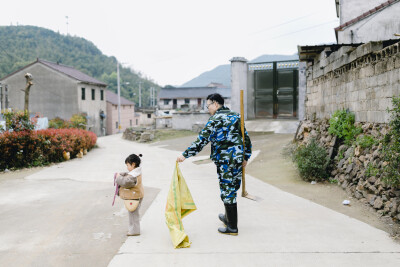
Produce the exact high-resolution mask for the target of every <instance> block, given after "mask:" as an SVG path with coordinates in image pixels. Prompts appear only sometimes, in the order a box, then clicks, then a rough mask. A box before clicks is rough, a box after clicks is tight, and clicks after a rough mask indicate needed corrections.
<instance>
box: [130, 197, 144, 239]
mask: <svg viewBox="0 0 400 267" xmlns="http://www.w3.org/2000/svg"><path fill="white" fill-rule="evenodd" d="M141 205H142V200H141V199H140V201H139V205H138V207H137V208H136V210H135V211H133V212H130V211H128V216H129V227H128V234H130V235H135V234H140V216H139V209H140V206H141Z"/></svg>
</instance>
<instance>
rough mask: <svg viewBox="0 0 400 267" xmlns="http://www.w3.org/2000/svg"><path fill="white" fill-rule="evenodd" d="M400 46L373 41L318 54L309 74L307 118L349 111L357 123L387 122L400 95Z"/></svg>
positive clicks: (306, 104)
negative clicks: (393, 104) (395, 98)
mask: <svg viewBox="0 0 400 267" xmlns="http://www.w3.org/2000/svg"><path fill="white" fill-rule="evenodd" d="M399 44H400V42H398V43H395V44H392V45H389V46H386V47H384V44H383V42H370V43H367V44H363V45H360V46H358V47H357V48H352V47H346V46H343V47H342V48H340V49H339V50H338V51H336V52H333V53H331V54H329V52H325V51H324V52H322V53H321V54H320V55H318V56H317V57H316V58H315V59H314V62H313V63H308V66H307V71H306V76H307V91H306V99H305V113H306V118H307V119H312V118H319V119H325V118H330V117H331V115H332V114H333V112H334V111H336V110H338V109H349V110H350V111H351V112H353V113H355V116H356V121H359V122H377V123H386V122H388V121H389V119H390V117H389V114H388V113H387V111H386V110H387V108H391V99H392V97H393V96H396V97H398V96H399V92H400V51H399V46H400V45H399ZM328 55H329V56H328Z"/></svg>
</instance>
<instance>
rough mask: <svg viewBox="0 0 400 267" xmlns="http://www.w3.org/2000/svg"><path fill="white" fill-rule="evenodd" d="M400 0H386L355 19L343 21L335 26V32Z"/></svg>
mask: <svg viewBox="0 0 400 267" xmlns="http://www.w3.org/2000/svg"><path fill="white" fill-rule="evenodd" d="M399 1H400V0H389V1H386V2H384V3H382V4H380V5H379V6H376V7H374V8H373V9H370V10H368V11H367V12H364V13H363V14H361V15H360V16H358V17H357V18H354V19H352V20H350V21H348V22H346V23H343V24H342V25H340V26H339V27H336V28H335V32H337V31H341V30H343V29H344V28H346V27H348V26H350V25H353V24H354V23H357V22H359V21H360V20H363V19H365V18H366V17H369V16H371V15H372V14H375V13H377V12H379V11H381V10H382V9H384V8H386V7H388V6H390V5H392V4H394V3H396V2H399Z"/></svg>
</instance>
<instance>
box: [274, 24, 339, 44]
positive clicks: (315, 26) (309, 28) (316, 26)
mask: <svg viewBox="0 0 400 267" xmlns="http://www.w3.org/2000/svg"><path fill="white" fill-rule="evenodd" d="M333 22H337V19H335V20H331V21H328V22H325V23H321V24H318V25H314V26H311V27H308V28H304V29H301V30H298V31H294V32H289V33H285V34H281V35H278V36H275V37H272V38H268V40H275V39H278V38H280V37H283V36H287V35H291V34H295V33H298V32H303V31H307V30H311V29H314V28H318V27H321V26H324V25H326V24H330V23H333Z"/></svg>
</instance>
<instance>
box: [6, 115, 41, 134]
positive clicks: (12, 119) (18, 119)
mask: <svg viewBox="0 0 400 267" xmlns="http://www.w3.org/2000/svg"><path fill="white" fill-rule="evenodd" d="M2 115H3V117H4V119H5V121H6V129H7V130H8V131H10V130H11V131H15V132H19V131H25V130H28V131H29V130H33V129H35V123H34V122H33V121H31V119H30V118H29V113H28V112H27V111H8V110H6V111H5V112H3V113H2Z"/></svg>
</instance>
